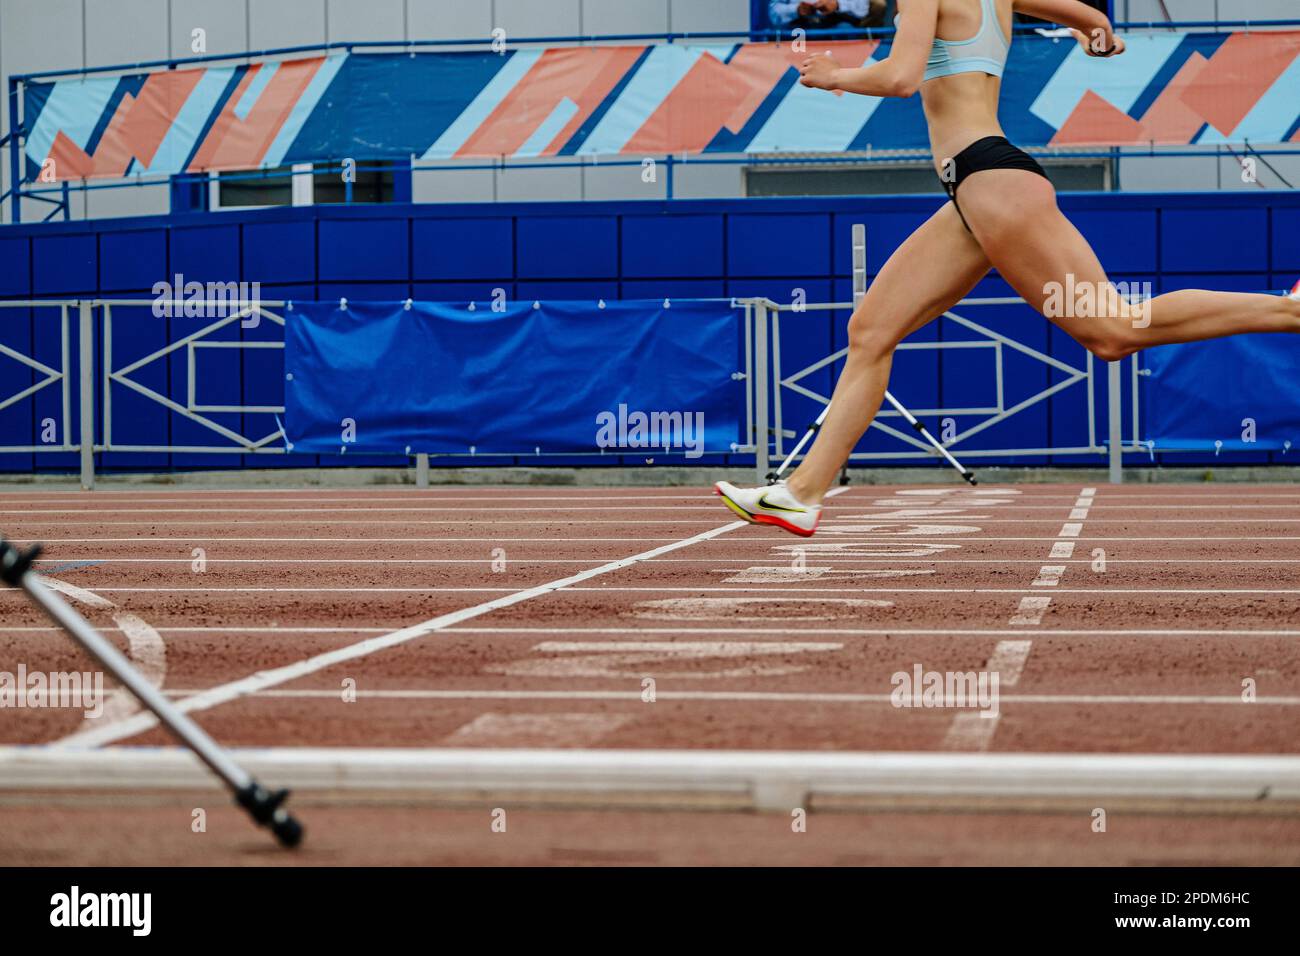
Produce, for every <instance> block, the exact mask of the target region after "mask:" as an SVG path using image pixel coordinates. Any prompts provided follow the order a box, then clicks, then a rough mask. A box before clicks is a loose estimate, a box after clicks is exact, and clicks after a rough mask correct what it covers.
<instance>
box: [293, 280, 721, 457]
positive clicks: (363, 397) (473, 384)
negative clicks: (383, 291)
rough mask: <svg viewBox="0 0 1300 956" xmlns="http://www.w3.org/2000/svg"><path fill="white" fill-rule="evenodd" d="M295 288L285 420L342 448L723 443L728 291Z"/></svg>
mask: <svg viewBox="0 0 1300 956" xmlns="http://www.w3.org/2000/svg"><path fill="white" fill-rule="evenodd" d="M498 308H499V309H500V311H494V310H493V308H492V307H491V305H490V304H488V305H485V304H483V303H478V304H477V307H476V308H473V309H471V308H470V306H469V304H468V303H429V302H415V303H412V304H411V305H410V307H409V308H407V307H405V306H404V305H403V304H402V303H396V304H395V303H390V302H366V303H348V304H347V307H346V308H342V307H341V306H340V304H338V303H328V302H305V303H295V304H294V308H293V310H292V311H290V312H288V313H287V319H288V321H287V325H286V328H285V371H286V373H287V379H286V382H285V431H286V435H287V438H288V441H289V443H290V444H291V445H292V447H293V450H294V451H298V452H316V453H329V454H338V453H340V452H341V451H345V452H355V453H372V454H399V455H402V454H416V453H421V452H424V453H429V454H457V455H464V454H518V455H523V454H528V455H532V454H537V453H541V454H557V453H573V452H600V451H601V450H605V451H607V452H608V453H610V454H620V453H627V454H645V455H646V456H647V457H653V456H654V455H655V454H672V455H673V456H674V457H675V456H680V455H684V456H685V457H686V458H687V459H690V458H697V457H699V456H700V455H702V454H704V453H705V452H706V451H707V452H729V451H731V448H732V444H733V443H738V442H741V441H743V436H742V434H741V430H742V422H743V419H744V383H743V382H738V381H735V380H733V379H732V375H733V373H735V372H737V371H739V370H741V369H742V368H743V364H742V362H743V355H742V351H741V342H742V334H741V332H742V316H743V312H742V310H740V309H739V308H736V307H733V306H731V305H730V304H729V303H728V302H725V301H716V302H715V301H684V300H677V301H673V302H672V303H671V304H670V305H669V307H667V308H665V307H664V302H663V301H662V300H654V301H649V302H644V301H621V302H608V303H605V304H604V306H603V307H602V306H600V305H598V304H597V303H596V302H589V301H588V302H543V303H537V304H535V303H533V302H531V301H528V302H519V303H510V304H502V305H500V306H498Z"/></svg>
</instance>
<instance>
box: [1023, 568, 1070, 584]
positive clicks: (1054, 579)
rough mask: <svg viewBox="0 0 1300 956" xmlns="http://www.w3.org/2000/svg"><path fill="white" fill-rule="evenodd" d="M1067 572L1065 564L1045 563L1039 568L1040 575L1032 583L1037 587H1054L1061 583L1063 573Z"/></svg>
mask: <svg viewBox="0 0 1300 956" xmlns="http://www.w3.org/2000/svg"><path fill="white" fill-rule="evenodd" d="M1064 573H1065V565H1063V564H1045V565H1043V566H1042V567H1041V568H1039V569H1038V577H1037V578H1036V579H1035V580H1034V583H1033V584H1032V585H1031V586H1032V587H1036V588H1054V587H1056V586H1057V585H1058V584H1060V583H1061V575H1063V574H1064Z"/></svg>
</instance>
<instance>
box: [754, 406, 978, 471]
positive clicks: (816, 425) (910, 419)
mask: <svg viewBox="0 0 1300 956" xmlns="http://www.w3.org/2000/svg"><path fill="white" fill-rule="evenodd" d="M885 400H886V401H888V402H889V404H890V405H893V406H894V409H895V410H896V411H897V412H898V413H899V414H900V415H902V416H903V418H905V419H906V420H907V423H908V424H909V425H911V426H912V427H913V428H914V429H916V430H917V431H918V432H920V433H921V437H923V438H924V439H925V440H926V441H928V442H929V443H930V444H931V445H933V446H934V447H935V449H936V450H937V451H938V452H939V454H941V455H943V457H944V458H946V459H947V461H948V464H950V465H952V466H953V467H954V468H956V469H957V474H959V475H961V476H962V477H963V478H965V479H966V480H967V481H968V482H970V483H971V485H972V486H974V485H978V484H979V482H978V481H976V479H975V473H974V472H973V471H969V470H968V469H966V468H965V467H964V466H963V465H962V463H961V462H959V461H958V460H957V459H956V458H954V457H953V456H952V454H951V453H950V452H949V451H948V449H947V448H944V447H943V445H941V444H940V443H939V440H938V439H937V438H935V437H934V436H933V435H931V434H930V432H929V431H928V430H927V429H926V427H925V426H924V425H922V424H921V423H920V422H919V421H917V420H916V416H915V415H913V414H912V413H911V412H909V411H908V410H907V409H906V408H904V407H903V406H902V404H900V403H899V401H898V399H896V398H894V396H893V395H890V394H889V392H885ZM830 410H831V406H830V404H829V403H827V405H826V407H825V408H823V409H822V412H821V414H820V415H818V416H817V420H816V421H815V422H813V423H812V424H811V425H809V426H808V430H807V431H805V432H804V433H803V437H802V438H800V439H799V444H797V445H795V446H794V448H793V449H792V450H791V452H790V454H788V455H786V457H785V461H783V462H781V467H780V468H778V469H777V470H776V471H773V472H769V473H768V475H767V481H768V484H771V483H772V482H774V481H777V480H779V479H780V477H781V476H782V475H783V474H785V471H786V469H787V468H789V467H790V464H791V463H792V462H793V461H794V460H795V458H797V457H798V456H799V453H800V452H801V451H803V447H804V445H806V444H808V440H809V439H810V438H812V436H813V435H814V434H816V432H817V430H818V429H820V428H821V427H822V422H824V421H826V415H827V413H828V412H829V411H830ZM846 467H847V466H846Z"/></svg>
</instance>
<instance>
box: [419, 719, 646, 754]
mask: <svg viewBox="0 0 1300 956" xmlns="http://www.w3.org/2000/svg"><path fill="white" fill-rule="evenodd" d="M632 719H633V718H632V716H631V715H630V714H498V713H495V712H492V711H489V712H488V713H485V714H479V715H478V716H477V717H475V718H474V719H473V720H471V721H470V722H469V723H467V724H465V725H464V726H462V727H458V728H457V729H456V730H455V731H453V732H452V733H450V734H448V735H447V736H446V737H444V738H443V741H442V744H443V746H447V747H592V746H594V745H596V744H598V743H599V742H600V741H601V740H602V739H603V738H605V737H607V736H609V735H610V734H612V733H613V732H614V731H616V730H618V729H619V728H620V727H622V726H623V725H624V724H627V723H629V722H630V721H631V720H632Z"/></svg>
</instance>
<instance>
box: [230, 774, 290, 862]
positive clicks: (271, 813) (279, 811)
mask: <svg viewBox="0 0 1300 956" xmlns="http://www.w3.org/2000/svg"><path fill="white" fill-rule="evenodd" d="M288 797H289V791H288V790H276V791H274V792H273V791H270V790H267V789H266V788H265V787H263V786H262V785H261V784H259V783H257V782H256V781H253V782H252V783H250V784H249V785H248V786H246V787H244V788H243V789H242V790H237V791H236V792H235V802H236V803H238V804H239V805H240V806H241V807H243V808H244V809H245V810H247V811H248V815H249V816H251V817H252V818H253V819H254V820H256V821H257V822H258V824H260V825H261V826H264V827H269V828H270V830H271V832H272V833H273V834H275V838H276V839H277V840H279V841H280V845H281V846H284V847H289V848H292V847H296V846H297V845H298V844H299V843H301V842H302V824H301V823H299V822H298V821H297V820H295V819H294V818H293V817H292V816H290V814H289V811H288V810H286V809H284V807H283V806H282V804H283V803H284V801H285V800H287V799H288Z"/></svg>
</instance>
